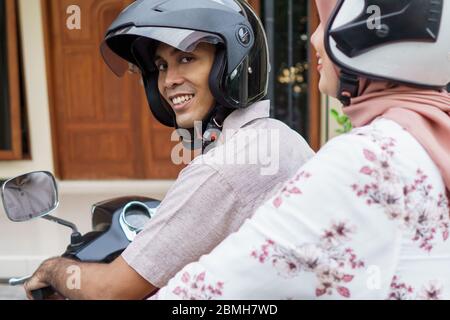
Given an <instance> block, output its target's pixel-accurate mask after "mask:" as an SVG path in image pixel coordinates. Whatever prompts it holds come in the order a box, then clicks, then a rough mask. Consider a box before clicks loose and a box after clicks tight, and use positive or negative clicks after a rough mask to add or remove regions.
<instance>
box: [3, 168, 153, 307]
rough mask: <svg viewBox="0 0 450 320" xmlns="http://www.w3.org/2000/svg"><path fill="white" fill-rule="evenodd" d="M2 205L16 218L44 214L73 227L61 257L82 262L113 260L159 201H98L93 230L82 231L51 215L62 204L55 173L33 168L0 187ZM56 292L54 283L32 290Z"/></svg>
mask: <svg viewBox="0 0 450 320" xmlns="http://www.w3.org/2000/svg"><path fill="white" fill-rule="evenodd" d="M1 198H2V202H3V207H4V210H5V213H6V215H7V216H8V218H9V219H10V220H11V221H13V222H25V221H30V220H32V219H36V218H43V219H46V220H49V221H52V222H56V223H58V224H60V225H63V226H66V227H69V228H70V229H71V230H72V234H71V236H70V243H69V245H68V246H67V249H66V251H65V252H64V253H63V254H62V257H64V258H68V259H73V260H76V261H81V262H97V263H110V262H112V261H113V260H114V259H116V258H117V257H118V256H119V255H120V254H121V253H122V252H123V251H124V250H125V249H126V248H127V246H128V245H129V244H130V243H131V242H132V241H133V240H134V238H135V237H136V235H137V234H138V233H139V232H140V231H141V230H142V229H143V228H144V226H145V224H146V223H147V222H148V221H149V220H150V219H151V218H152V217H153V216H154V214H155V212H156V210H157V208H158V206H159V205H160V201H158V200H155V199H152V198H148V197H142V196H126V197H120V198H115V199H110V200H106V201H102V202H99V203H96V204H94V205H93V206H92V209H91V219H92V231H90V232H88V233H86V234H84V235H82V234H81V233H80V232H79V231H78V228H77V227H76V225H75V224H74V223H72V222H69V221H66V220H64V219H61V218H59V217H55V216H52V215H50V213H52V212H53V211H55V210H56V209H57V207H58V205H59V197H58V187H57V183H56V179H55V177H54V176H53V175H52V174H51V173H50V172H47V171H36V172H30V173H27V174H24V175H21V176H18V177H15V178H12V179H9V180H7V181H6V182H4V183H3V185H2V187H1ZM30 277H31V276H26V277H22V278H12V279H10V280H9V284H10V285H12V286H16V285H22V284H24V283H25V282H26V281H27V280H28V279H29V278H30ZM53 294H55V290H54V289H53V288H51V287H47V288H43V289H38V290H35V291H33V292H32V296H33V298H34V299H35V300H43V299H46V298H48V297H50V296H51V295H53Z"/></svg>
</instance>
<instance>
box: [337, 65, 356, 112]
mask: <svg viewBox="0 0 450 320" xmlns="http://www.w3.org/2000/svg"><path fill="white" fill-rule="evenodd" d="M339 80H340V84H339V92H338V98H339V100H340V101H341V102H342V104H343V105H344V106H345V107H347V106H349V105H350V103H351V99H352V98H354V97H356V96H358V91H359V77H358V76H357V75H356V74H354V73H351V72H348V71H345V70H342V71H341V74H340V76H339Z"/></svg>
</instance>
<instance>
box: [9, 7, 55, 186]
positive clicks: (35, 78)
mask: <svg viewBox="0 0 450 320" xmlns="http://www.w3.org/2000/svg"><path fill="white" fill-rule="evenodd" d="M18 4H19V19H20V29H21V35H22V48H23V49H22V50H23V53H22V54H23V63H24V73H25V74H24V76H25V79H24V80H25V92H26V99H27V111H28V120H29V127H30V139H31V141H30V144H31V154H32V160H26V161H0V179H2V178H7V177H13V176H17V175H20V174H22V173H25V172H30V171H37V170H47V171H51V172H53V169H54V166H53V153H52V142H51V129H50V113H49V102H48V90H47V72H46V68H45V49H44V34H43V26H42V10H41V2H40V0H19V1H18Z"/></svg>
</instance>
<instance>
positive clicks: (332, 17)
mask: <svg viewBox="0 0 450 320" xmlns="http://www.w3.org/2000/svg"><path fill="white" fill-rule="evenodd" d="M316 3H317V7H318V9H319V13H320V18H321V24H320V26H319V27H318V29H317V30H316V32H315V33H314V35H313V37H312V44H313V46H314V47H315V49H316V51H317V57H318V59H319V72H320V75H321V79H320V84H319V86H320V90H321V92H323V93H324V94H327V95H330V96H335V97H338V98H340V99H341V101H342V102H343V103H344V105H345V108H344V112H345V113H346V114H347V115H348V116H349V117H350V119H351V121H352V123H353V125H354V126H355V129H354V130H353V131H352V132H350V133H349V134H346V135H342V136H340V137H338V138H335V139H333V140H332V141H330V142H329V143H328V144H327V145H326V146H325V147H323V148H322V150H321V151H320V152H319V153H318V154H317V155H316V156H315V157H314V158H313V159H312V160H310V161H309V162H308V163H307V164H305V165H304V166H303V167H302V168H301V169H300V171H299V172H298V173H297V174H296V175H295V176H294V177H293V178H292V179H291V180H290V181H289V182H287V183H286V184H285V186H284V187H283V189H282V190H280V192H279V194H278V195H277V196H276V197H274V198H273V199H272V200H271V201H270V202H268V203H266V204H265V205H263V206H262V207H261V208H260V209H259V210H258V211H257V212H256V213H255V215H254V216H253V218H252V219H250V220H248V221H247V222H246V223H245V224H244V225H243V226H242V228H241V229H240V230H239V231H238V232H237V233H235V234H233V235H231V236H229V237H228V238H227V239H226V240H225V241H224V242H222V243H221V244H220V245H219V246H218V247H217V248H216V249H214V250H213V251H212V252H211V253H210V254H209V255H206V256H203V257H202V258H201V259H200V261H199V262H196V263H192V264H189V265H188V266H186V267H185V268H184V269H183V270H181V271H180V272H179V273H178V274H177V275H176V276H175V277H174V278H173V279H172V280H171V281H170V282H169V283H168V285H167V286H166V287H165V288H163V289H161V290H160V292H159V293H158V295H157V298H159V299H349V298H351V299H450V268H449V266H450V239H449V231H450V209H449V190H450V95H449V93H448V92H447V91H446V90H445V89H444V87H445V86H446V85H447V83H448V82H450V56H449V52H450V41H449V39H450V2H448V1H429V3H428V4H427V1H421V2H419V1H417V2H412V1H411V2H410V3H409V4H408V5H407V6H406V7H404V8H403V7H402V4H404V2H400V1H378V2H377V3H378V4H379V6H378V7H377V8H375V9H378V11H377V10H374V11H373V12H375V15H372V14H370V12H371V11H370V10H373V9H374V8H373V6H371V8H370V7H367V6H368V1H363V0H357V1H355V0H353V1H343V0H341V1H337V0H334V1H332V0H316ZM361 12H362V13H361ZM376 12H378V16H377V15H376ZM424 12H425V13H424ZM366 13H367V14H366ZM411 18H414V23H411V21H412V20H411Z"/></svg>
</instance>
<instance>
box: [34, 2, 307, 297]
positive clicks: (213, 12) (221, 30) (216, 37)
mask: <svg viewBox="0 0 450 320" xmlns="http://www.w3.org/2000/svg"><path fill="white" fill-rule="evenodd" d="M102 53H103V57H104V58H105V60H106V62H107V64H108V65H109V66H110V67H111V68H112V70H113V71H114V72H115V73H116V74H118V75H120V74H123V73H124V72H125V71H126V70H127V69H128V65H129V64H131V65H133V66H136V67H137V68H138V69H139V71H140V73H141V74H142V79H143V83H144V86H145V90H146V93H147V98H148V101H149V105H150V108H151V110H152V113H153V114H154V116H155V117H156V119H158V120H159V121H160V122H161V123H163V124H164V125H167V126H171V127H175V128H177V129H179V130H180V132H181V136H182V138H183V143H184V144H185V145H189V146H190V147H192V148H194V149H196V148H201V150H202V151H203V152H202V154H201V155H198V156H197V157H196V158H195V159H194V160H193V161H192V162H191V163H190V164H189V165H188V166H187V167H186V168H185V169H184V170H183V171H182V172H181V173H180V175H179V177H178V179H177V180H176V182H175V183H174V185H173V186H172V188H171V189H170V190H169V192H168V194H167V195H166V197H165V199H164V200H163V201H162V203H161V206H160V207H159V209H158V211H157V213H156V216H155V217H154V218H153V219H152V220H150V222H149V223H148V225H147V226H146V228H145V229H144V230H143V231H142V232H141V233H140V234H139V235H138V236H137V237H136V239H135V240H134V242H133V243H132V244H131V245H130V246H129V247H128V248H127V249H126V250H125V252H124V253H123V254H122V255H121V256H120V257H119V258H117V259H116V260H115V261H113V262H112V263H111V264H94V263H79V262H75V261H71V260H67V259H62V258H55V259H50V260H47V261H45V262H44V263H43V264H42V265H41V267H40V268H39V269H38V270H37V271H36V272H35V274H34V276H33V277H32V278H31V279H30V280H29V281H28V282H27V283H26V284H25V288H26V290H27V293H28V295H29V297H31V295H30V292H31V291H32V290H35V289H39V288H42V287H46V286H52V287H53V288H54V289H55V290H56V291H57V292H58V293H59V294H60V295H61V296H64V297H67V298H70V299H142V298H144V297H146V296H149V295H151V294H152V293H154V292H155V291H156V290H157V288H161V287H162V286H164V285H165V284H166V283H167V281H168V280H169V279H170V278H171V277H172V276H173V275H175V274H176V272H177V271H178V270H180V269H181V268H182V267H183V266H185V265H186V264H188V263H190V262H193V261H196V260H197V259H198V258H199V257H200V256H202V255H203V254H206V253H208V252H209V251H211V250H212V249H213V248H214V247H215V246H217V245H218V244H219V243H220V242H221V241H222V240H223V239H224V238H226V237H227V236H228V235H229V234H230V233H233V232H235V231H236V230H238V228H239V227H240V226H241V225H242V223H243V222H244V221H245V220H246V219H247V218H249V217H251V216H252V214H253V212H254V211H255V210H256V208H258V207H259V206H260V205H261V204H262V203H264V202H265V201H267V200H268V199H269V198H271V197H272V196H273V195H274V194H275V192H276V191H277V188H278V187H279V186H280V185H281V184H282V183H283V182H284V181H286V180H287V179H289V178H290V177H291V176H293V174H294V173H295V172H296V171H297V169H298V168H299V167H300V166H301V165H302V164H303V163H305V162H306V161H307V160H308V159H309V158H311V157H312V156H313V152H312V150H311V149H310V148H309V147H308V145H307V143H306V142H305V141H304V140H303V139H302V138H301V137H300V136H299V135H298V134H297V133H296V132H294V131H293V130H291V129H290V128H288V127H287V126H286V125H284V124H283V123H281V122H280V121H277V120H274V119H270V118H269V109H270V102H269V101H260V100H262V99H263V97H264V96H265V95H266V93H267V86H268V72H269V69H270V66H269V61H268V49H267V40H266V36H265V33H264V30H263V27H262V24H261V22H260V20H259V19H258V17H257V15H256V14H255V13H254V12H253V11H252V9H251V8H250V7H249V6H248V4H247V3H246V2H245V1H243V0H189V1H185V0H168V1H165V2H161V1H159V0H138V1H135V2H134V3H133V4H132V5H131V6H129V7H128V8H127V9H125V10H124V11H123V12H122V13H121V15H120V16H119V17H118V18H117V19H116V21H114V22H113V24H112V26H111V27H110V28H109V30H108V32H107V35H106V38H105V42H104V43H103V45H102ZM196 121H197V122H198V121H200V128H199V129H200V131H201V132H204V134H200V135H198V133H197V130H196V129H195V128H196V126H195V122H196ZM183 130H184V131H183ZM186 133H189V134H186ZM189 136H190V137H189ZM192 136H194V137H193V138H192ZM268 140H270V141H268ZM267 142H269V144H268V143H267ZM261 155H264V156H267V157H268V159H266V160H269V162H270V163H271V164H273V162H276V170H274V171H271V172H270V173H269V174H264V169H267V168H264V165H265V164H267V161H265V162H266V163H261V161H252V160H255V157H258V156H261ZM242 156H243V157H242ZM243 158H244V160H246V161H244V163H242V161H240V160H242V159H243ZM225 159H226V161H224V160H225ZM259 160H261V159H259ZM73 265H76V266H78V267H79V270H80V273H79V276H80V277H79V280H80V286H79V288H77V289H69V288H68V286H67V285H66V283H67V281H70V277H71V276H73V275H69V274H67V270H68V268H69V267H71V266H73ZM72 270H73V269H72Z"/></svg>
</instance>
